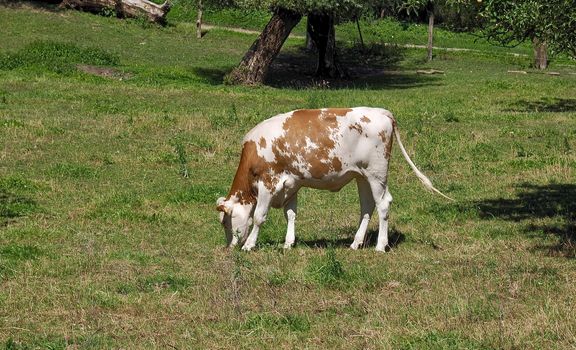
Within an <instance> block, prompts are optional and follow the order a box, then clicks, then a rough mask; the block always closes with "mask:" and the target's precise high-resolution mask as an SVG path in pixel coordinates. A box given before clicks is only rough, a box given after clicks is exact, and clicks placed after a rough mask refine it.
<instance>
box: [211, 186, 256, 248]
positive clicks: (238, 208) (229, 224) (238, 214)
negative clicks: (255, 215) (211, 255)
mask: <svg viewBox="0 0 576 350" xmlns="http://www.w3.org/2000/svg"><path fill="white" fill-rule="evenodd" d="M216 205H217V207H216V210H218V211H219V212H220V213H219V214H220V223H221V224H222V226H224V232H225V233H226V244H227V245H228V246H234V245H236V244H237V243H238V241H240V242H241V243H242V242H244V241H245V240H246V238H247V236H248V231H249V230H250V226H252V209H253V207H254V204H251V203H248V204H242V203H240V202H238V200H236V198H234V197H232V198H230V199H228V200H226V198H224V197H220V198H218V200H217V201H216Z"/></svg>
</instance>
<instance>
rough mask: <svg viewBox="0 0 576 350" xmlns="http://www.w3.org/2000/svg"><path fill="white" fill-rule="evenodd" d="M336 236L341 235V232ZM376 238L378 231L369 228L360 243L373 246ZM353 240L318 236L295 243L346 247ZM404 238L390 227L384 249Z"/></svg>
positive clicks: (321, 246) (311, 246)
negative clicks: (318, 237)
mask: <svg viewBox="0 0 576 350" xmlns="http://www.w3.org/2000/svg"><path fill="white" fill-rule="evenodd" d="M338 231H340V232H346V233H350V232H352V233H353V232H355V231H356V228H353V227H348V228H345V229H341V230H338ZM340 232H339V234H338V235H337V236H341V234H340ZM377 239H378V231H377V230H369V231H368V232H366V237H365V242H364V244H363V245H362V247H363V248H373V247H375V246H376V240H377ZM353 240H354V237H353V236H350V237H346V238H320V239H311V240H298V239H297V240H296V245H297V246H298V245H303V246H306V247H309V248H315V249H326V248H348V247H349V246H350V244H352V241H353ZM405 240H406V236H405V235H404V234H403V233H401V232H400V231H398V230H396V229H395V228H391V229H390V230H389V232H388V242H389V243H388V246H387V247H386V251H389V250H390V249H393V248H396V247H397V246H399V245H400V244H401V243H402V242H404V241H405Z"/></svg>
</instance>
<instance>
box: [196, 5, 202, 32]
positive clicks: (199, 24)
mask: <svg viewBox="0 0 576 350" xmlns="http://www.w3.org/2000/svg"><path fill="white" fill-rule="evenodd" d="M196 37H197V38H198V39H201V38H202V0H198V17H196Z"/></svg>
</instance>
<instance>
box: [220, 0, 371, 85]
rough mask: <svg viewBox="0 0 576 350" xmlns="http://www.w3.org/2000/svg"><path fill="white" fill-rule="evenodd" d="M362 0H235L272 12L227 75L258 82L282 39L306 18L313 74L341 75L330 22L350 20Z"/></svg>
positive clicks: (234, 79) (235, 79)
mask: <svg viewBox="0 0 576 350" xmlns="http://www.w3.org/2000/svg"><path fill="white" fill-rule="evenodd" d="M364 1H365V0H344V1H341V2H334V1H329V0H235V2H234V4H235V5H237V6H243V7H250V8H256V7H259V8H262V7H265V8H271V9H272V12H273V15H272V17H271V19H270V21H269V22H268V24H267V25H266V27H265V28H264V30H263V31H262V33H261V34H260V36H259V37H258V38H257V39H256V41H255V42H254V43H253V44H252V46H251V47H250V49H249V50H248V52H247V53H246V54H245V55H244V58H243V59H242V61H241V62H240V64H239V65H238V66H237V67H236V68H235V69H234V70H233V71H232V72H231V73H230V74H229V75H228V76H227V81H228V82H230V83H237V84H248V85H254V84H260V83H262V82H263V81H264V78H265V76H266V73H267V71H268V68H269V66H270V64H271V63H272V61H273V60H274V58H275V57H276V55H277V54H278V53H279V52H280V49H281V48H282V45H283V44H284V41H285V40H286V38H287V37H288V35H289V34H290V32H291V31H292V29H293V28H294V26H296V25H297V24H298V22H300V20H301V19H302V17H304V16H307V17H308V25H307V31H308V34H309V35H310V38H311V40H312V41H313V42H314V46H315V47H316V48H317V51H318V65H317V69H316V75H317V76H319V77H342V76H344V75H345V72H344V71H343V70H342V68H341V67H340V65H339V64H338V59H337V54H336V40H335V28H334V24H335V22H336V21H337V20H340V19H352V18H354V17H355V16H356V15H357V14H358V13H359V12H360V10H361V9H362V5H363V4H364Z"/></svg>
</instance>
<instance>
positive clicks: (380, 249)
mask: <svg viewBox="0 0 576 350" xmlns="http://www.w3.org/2000/svg"><path fill="white" fill-rule="evenodd" d="M376 251H377V252H382V253H385V252H386V246H382V247H376Z"/></svg>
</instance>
